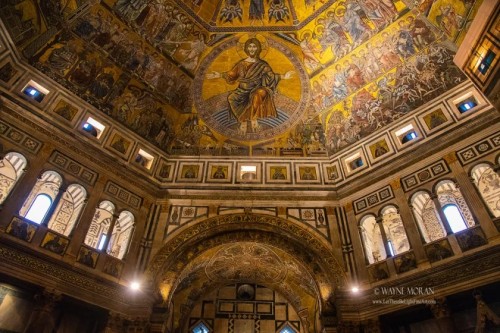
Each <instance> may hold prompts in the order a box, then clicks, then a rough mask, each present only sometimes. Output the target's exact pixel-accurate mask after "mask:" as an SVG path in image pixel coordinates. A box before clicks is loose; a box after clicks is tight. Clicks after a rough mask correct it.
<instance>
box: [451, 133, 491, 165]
mask: <svg viewBox="0 0 500 333" xmlns="http://www.w3.org/2000/svg"><path fill="white" fill-rule="evenodd" d="M498 146H500V133H495V134H493V135H492V136H490V137H488V138H486V139H482V140H479V141H477V142H475V143H473V144H471V145H470V146H468V147H465V148H463V149H461V150H459V151H458V152H457V156H458V160H459V161H460V163H461V164H462V165H466V164H469V163H470V162H472V161H475V160H477V159H478V158H480V157H482V156H484V155H486V154H489V153H491V152H494V151H497V150H498Z"/></svg>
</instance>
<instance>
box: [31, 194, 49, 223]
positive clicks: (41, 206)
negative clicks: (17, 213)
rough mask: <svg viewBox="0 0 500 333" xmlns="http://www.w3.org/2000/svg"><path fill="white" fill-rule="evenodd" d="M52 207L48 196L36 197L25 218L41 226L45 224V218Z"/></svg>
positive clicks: (40, 195)
mask: <svg viewBox="0 0 500 333" xmlns="http://www.w3.org/2000/svg"><path fill="white" fill-rule="evenodd" d="M51 205H52V198H51V197H49V196H48V195H47V194H39V195H37V196H36V198H35V200H34V201H33V203H32V204H31V207H30V208H29V209H28V212H27V213H26V216H24V218H25V219H27V220H30V221H32V222H35V223H38V224H40V223H42V222H43V219H44V218H45V215H47V212H48V211H49V209H50V206H51Z"/></svg>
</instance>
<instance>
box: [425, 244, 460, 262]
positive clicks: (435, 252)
mask: <svg viewBox="0 0 500 333" xmlns="http://www.w3.org/2000/svg"><path fill="white" fill-rule="evenodd" d="M424 250H425V253H426V254H427V258H429V261H430V262H431V263H433V262H436V261H440V260H443V259H446V258H449V257H451V256H453V250H452V249H451V246H450V242H449V241H448V239H447V238H444V239H441V240H438V241H435V242H433V243H430V244H426V245H425V247H424Z"/></svg>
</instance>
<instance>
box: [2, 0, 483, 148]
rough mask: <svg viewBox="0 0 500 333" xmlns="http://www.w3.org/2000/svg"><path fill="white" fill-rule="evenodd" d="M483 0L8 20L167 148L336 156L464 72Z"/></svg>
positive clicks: (321, 3)
mask: <svg viewBox="0 0 500 333" xmlns="http://www.w3.org/2000/svg"><path fill="white" fill-rule="evenodd" d="M479 2H480V1H472V0H466V1H465V0H464V1H459V0H457V1H449V0H435V1H432V0H431V1H429V0H423V1H421V2H420V3H417V4H415V3H414V1H409V0H383V1H379V0H365V1H356V0H339V1H334V0H330V1H327V0H248V1H243V0H220V1H208V0H189V1H181V0H175V1H174V0H150V1H139V0H102V1H100V2H99V1H84V0H69V1H56V0H50V1H41V0H40V1H36V0H22V1H21V0H12V1H7V2H3V3H2V5H0V16H1V17H2V19H3V21H4V22H5V23H6V25H7V28H8V30H9V31H10V33H11V38H12V39H13V40H14V42H15V43H16V45H17V46H18V49H19V50H20V51H21V53H22V54H23V55H24V57H25V58H26V59H27V61H28V62H29V63H30V64H31V65H33V66H34V67H36V68H37V69H39V70H40V71H41V72H43V73H45V74H46V75H47V76H49V77H51V78H52V79H54V80H55V81H57V82H59V83H60V84H61V85H63V86H64V87H66V88H67V89H69V90H71V91H72V92H74V93H75V94H76V95H78V96H79V97H81V98H83V99H84V100H86V101H87V102H89V103H90V104H92V105H93V106H95V107H96V108H97V109H98V110H99V111H100V112H102V113H103V114H105V115H107V116H109V117H112V118H114V119H115V120H117V121H118V122H120V123H122V124H123V125H125V126H126V127H128V128H129V129H131V130H133V131H134V132H135V133H137V134H138V135H140V136H141V137H143V138H144V139H146V140H148V141H149V142H151V143H152V144H154V145H155V146H157V147H159V148H160V149H162V150H163V151H165V153H166V154H170V155H242V156H248V155H264V154H265V155H271V156H272V155H279V154H283V152H288V153H290V155H302V156H304V155H315V156H322V155H323V156H327V155H331V154H334V153H336V152H338V151H340V150H341V149H343V148H345V147H348V146H350V145H352V144H355V143H356V142H358V141H359V140H361V139H363V138H364V137H366V136H368V135H370V134H372V133H374V132H375V131H377V130H379V129H381V128H383V127H384V126H386V125H387V124H389V123H391V122H393V121H394V120H396V119H398V118H400V117H402V116H405V115H407V114H408V113H410V112H411V111H412V110H414V109H415V108H418V107H419V106H421V105H423V104H424V103H426V102H428V101H430V100H432V99H433V98H435V97H437V96H439V95H440V94H441V93H443V92H444V91H446V90H448V89H450V88H452V87H453V86H455V85H457V84H459V83H460V82H462V81H463V80H465V77H464V75H463V74H462V73H461V72H460V71H459V70H458V68H456V67H455V66H454V65H453V61H452V59H453V55H454V50H455V49H456V46H457V44H459V43H460V41H461V39H462V36H463V33H464V31H465V30H466V28H467V22H470V20H471V18H472V17H473V15H474V11H475V8H477V6H478V5H479ZM436 73H437V75H436Z"/></svg>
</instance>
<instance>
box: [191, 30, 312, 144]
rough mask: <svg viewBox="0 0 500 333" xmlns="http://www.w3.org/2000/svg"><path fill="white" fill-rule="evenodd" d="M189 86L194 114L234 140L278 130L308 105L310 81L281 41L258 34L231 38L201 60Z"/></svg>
mask: <svg viewBox="0 0 500 333" xmlns="http://www.w3.org/2000/svg"><path fill="white" fill-rule="evenodd" d="M194 82H195V85H194V87H193V88H194V89H193V94H194V101H195V107H196V109H197V111H198V113H199V116H200V118H201V119H203V121H204V122H205V123H206V124H207V125H208V126H209V127H210V128H211V129H212V130H215V131H217V132H218V133H220V134H221V135H224V136H226V137H228V138H229V139H232V140H235V141H240V142H241V141H243V142H252V141H254V142H255V141H263V140H268V139H270V138H273V137H275V136H277V135H280V134H282V133H283V132H285V131H286V130H288V129H290V128H291V127H292V126H293V124H294V123H295V122H296V121H298V120H299V119H300V118H301V117H302V114H303V112H304V110H306V109H307V104H308V101H309V80H308V76H307V73H306V71H305V70H304V68H303V66H302V64H301V62H300V61H299V59H298V58H297V57H296V56H295V54H294V53H293V51H292V50H290V49H289V48H288V47H286V46H284V45H283V44H281V43H279V42H277V41H275V40H273V39H271V38H264V37H262V36H260V35H257V36H249V35H245V36H243V37H240V38H233V39H231V40H228V41H227V42H225V43H223V44H221V45H220V46H218V47H216V48H214V50H213V51H212V52H211V53H210V54H209V55H208V56H207V57H205V59H204V60H203V62H202V63H201V65H200V68H199V71H198V74H197V77H196V78H195V80H194Z"/></svg>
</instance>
